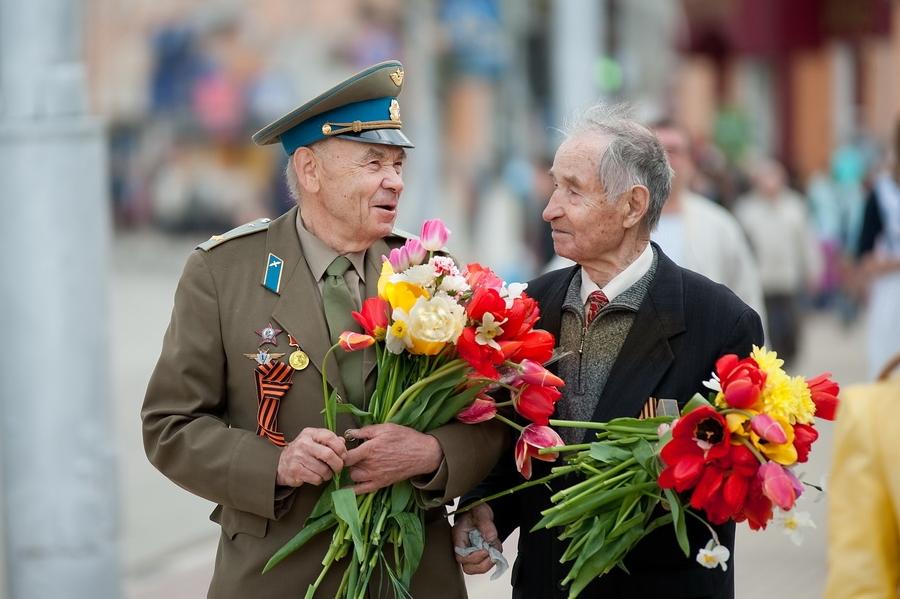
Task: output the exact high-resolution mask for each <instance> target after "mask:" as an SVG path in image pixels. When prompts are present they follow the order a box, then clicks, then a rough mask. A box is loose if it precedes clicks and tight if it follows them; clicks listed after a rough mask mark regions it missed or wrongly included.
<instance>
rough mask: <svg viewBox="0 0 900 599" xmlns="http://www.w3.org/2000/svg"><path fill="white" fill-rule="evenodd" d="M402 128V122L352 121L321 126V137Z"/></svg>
mask: <svg viewBox="0 0 900 599" xmlns="http://www.w3.org/2000/svg"><path fill="white" fill-rule="evenodd" d="M402 127H403V122H402V121H399V120H397V121H395V120H384V121H365V122H363V121H353V122H352V123H325V124H324V125H322V134H323V135H340V134H341V133H347V132H350V131H352V132H353V133H359V132H360V131H369V130H371V129H400V128H402Z"/></svg>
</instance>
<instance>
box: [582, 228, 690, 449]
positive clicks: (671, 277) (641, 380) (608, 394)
mask: <svg viewBox="0 0 900 599" xmlns="http://www.w3.org/2000/svg"><path fill="white" fill-rule="evenodd" d="M654 246H655V244H654ZM655 249H656V253H657V256H658V261H657V266H656V276H655V277H654V279H653V283H652V284H651V286H650V289H649V290H648V291H647V297H645V298H644V302H643V303H642V304H641V307H640V309H639V310H638V312H637V315H636V317H635V320H634V324H632V326H631V330H630V331H629V333H628V337H627V338H626V339H625V344H624V345H623V346H622V350H621V351H620V352H619V356H618V357H617V358H616V362H615V364H614V365H613V368H612V371H611V372H610V374H609V378H608V379H607V381H606V385H605V387H604V389H603V394H602V395H601V397H600V401H599V402H598V403H597V408H596V409H595V411H594V417H593V420H594V421H595V422H606V421H608V420H611V419H613V418H621V417H636V416H637V415H638V414H639V413H640V411H641V408H642V407H643V405H644V403H645V402H646V401H647V399H648V398H649V397H650V396H651V395H652V394H653V392H654V389H656V388H657V385H658V384H659V382H660V380H661V379H662V377H663V376H664V375H665V373H666V371H667V370H668V369H669V367H670V366H671V365H672V362H673V361H674V359H675V356H674V354H673V353H672V348H671V346H670V345H669V339H670V338H671V337H673V336H675V335H677V334H678V333H681V332H682V331H684V330H685V324H684V303H683V302H684V297H683V293H682V279H681V271H680V269H679V268H678V267H677V266H675V263H674V262H672V261H671V260H669V258H667V257H666V255H665V254H663V253H662V251H661V250H660V249H659V247H658V246H656V247H655ZM588 437H591V435H588V436H587V437H586V438H588Z"/></svg>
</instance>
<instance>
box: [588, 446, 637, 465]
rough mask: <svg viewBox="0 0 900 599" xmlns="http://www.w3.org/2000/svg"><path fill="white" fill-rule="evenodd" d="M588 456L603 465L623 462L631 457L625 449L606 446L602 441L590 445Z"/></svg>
mask: <svg viewBox="0 0 900 599" xmlns="http://www.w3.org/2000/svg"><path fill="white" fill-rule="evenodd" d="M590 455H591V457H592V458H594V459H595V460H597V461H598V462H603V463H604V464H615V463H616V462H624V461H625V460H627V459H628V458H630V457H631V453H630V452H629V451H628V450H627V449H622V448H621V447H616V446H615V445H607V444H606V443H603V442H602V441H601V442H598V443H591V449H590Z"/></svg>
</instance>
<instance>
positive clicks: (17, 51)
mask: <svg viewBox="0 0 900 599" xmlns="http://www.w3.org/2000/svg"><path fill="white" fill-rule="evenodd" d="M0 74H2V75H0V272H2V273H3V277H2V279H0V298H2V301H0V331H2V338H3V339H4V341H5V346H6V348H7V351H8V352H9V353H8V354H7V359H4V360H0V456H2V477H3V478H2V495H3V497H2V501H0V504H2V509H3V512H2V513H3V529H4V533H5V534H4V541H5V542H4V549H3V555H4V559H5V571H6V584H5V591H6V592H5V593H3V591H0V595H4V596H6V597H9V598H10V599H39V598H46V597H67V598H70V599H82V598H83V599H88V598H90V599H113V598H116V597H119V596H120V589H119V585H120V581H119V568H118V557H117V553H118V552H117V538H118V535H117V526H118V511H117V510H118V508H117V506H118V501H117V496H116V494H117V492H118V491H117V485H116V483H115V472H116V471H115V464H114V460H113V451H112V444H113V442H114V439H115V435H114V434H113V431H112V430H111V429H110V411H111V410H110V405H109V393H108V387H109V385H108V382H109V381H108V379H109V365H110V363H111V362H112V360H111V356H110V355H109V353H108V351H109V350H108V348H109V343H108V339H107V334H108V331H107V326H106V321H107V315H108V302H107V257H108V253H109V244H110V223H109V214H108V212H109V207H108V202H107V191H106V188H107V177H106V172H105V165H106V162H107V160H106V146H105V142H104V138H103V133H102V129H101V127H100V125H99V123H98V122H97V121H95V120H94V119H91V118H89V117H88V116H87V114H86V109H85V107H86V101H85V81H84V69H83V66H82V64H81V14H80V7H79V3H78V2H74V1H71V0H0ZM134 342H135V343H141V342H142V340H140V339H135V340H134ZM135 417H137V415H135Z"/></svg>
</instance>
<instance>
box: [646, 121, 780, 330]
mask: <svg viewBox="0 0 900 599" xmlns="http://www.w3.org/2000/svg"><path fill="white" fill-rule="evenodd" d="M651 129H652V130H653V132H654V133H655V134H656V137H657V138H658V139H659V142H660V143H661V144H662V147H663V148H664V149H665V150H666V154H667V155H668V157H669V164H670V165H671V166H672V170H673V171H675V177H674V178H673V179H672V193H670V194H669V199H668V200H666V203H665V204H664V205H663V209H662V214H661V215H660V217H659V224H658V225H657V228H656V230H655V231H653V233H652V235H651V238H652V239H653V241H655V242H656V243H658V244H659V246H660V247H661V248H662V249H663V251H665V252H666V255H667V256H669V257H670V258H671V259H672V261H673V262H675V263H676V264H678V265H679V266H682V267H684V268H688V269H690V270H693V271H695V272H699V273H700V274H701V275H703V276H705V277H708V278H710V279H712V280H713V281H715V282H716V283H722V284H723V285H725V286H726V287H728V288H729V289H731V290H732V291H734V293H735V294H736V295H737V296H738V297H739V298H741V299H742V300H744V302H745V303H746V304H747V305H748V306H750V307H751V308H753V309H754V310H756V313H757V314H759V317H760V318H761V319H762V321H763V322H765V321H766V311H765V306H764V304H763V294H762V287H761V286H760V282H759V272H758V270H757V267H756V259H755V258H754V257H753V252H752V251H751V250H750V245H749V244H748V243H747V238H746V236H745V235H744V232H743V231H742V230H741V227H740V225H739V224H738V222H737V220H735V218H734V216H732V215H731V213H730V212H728V211H727V210H726V209H725V208H722V207H721V206H719V205H718V204H715V203H714V202H712V200H709V199H707V198H705V197H703V196H702V195H700V194H697V193H694V192H693V191H691V189H690V183H691V179H692V178H693V174H694V163H693V160H692V158H691V147H690V138H689V137H688V134H687V132H686V131H685V130H684V129H682V128H681V127H679V126H678V125H676V124H675V123H674V122H672V121H659V122H657V123H655V124H653V125H652V126H651Z"/></svg>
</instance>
